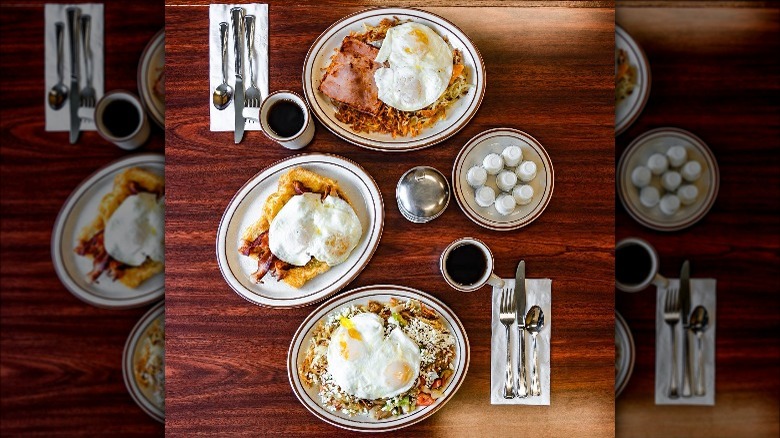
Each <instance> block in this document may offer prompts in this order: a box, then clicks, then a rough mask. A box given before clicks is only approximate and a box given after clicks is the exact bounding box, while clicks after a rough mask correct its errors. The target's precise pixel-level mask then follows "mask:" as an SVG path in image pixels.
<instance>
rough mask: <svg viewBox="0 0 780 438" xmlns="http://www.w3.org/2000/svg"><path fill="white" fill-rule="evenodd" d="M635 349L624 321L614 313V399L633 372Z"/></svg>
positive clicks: (632, 338)
mask: <svg viewBox="0 0 780 438" xmlns="http://www.w3.org/2000/svg"><path fill="white" fill-rule="evenodd" d="M635 354H636V347H635V346H634V337H633V336H631V330H630V329H629V328H628V324H626V320H625V319H623V317H622V316H621V315H620V313H618V312H617V311H616V312H615V397H617V396H619V395H620V393H621V392H623V389H624V388H625V387H626V384H627V383H628V380H629V379H630V378H631V372H632V371H633V370H634V359H635Z"/></svg>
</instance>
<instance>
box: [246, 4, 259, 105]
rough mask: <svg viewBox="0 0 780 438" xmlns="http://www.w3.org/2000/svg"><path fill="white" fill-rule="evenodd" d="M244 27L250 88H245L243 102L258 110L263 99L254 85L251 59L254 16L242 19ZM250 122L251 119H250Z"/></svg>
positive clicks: (253, 38)
mask: <svg viewBox="0 0 780 438" xmlns="http://www.w3.org/2000/svg"><path fill="white" fill-rule="evenodd" d="M244 27H245V28H246V45H247V53H248V54H249V83H250V87H249V88H247V90H246V94H245V95H244V102H246V106H247V107H249V108H259V107H260V104H261V103H262V102H263V97H262V96H261V95H260V90H259V89H258V88H257V85H256V84H255V68H254V63H253V62H252V59H253V58H254V55H253V54H254V51H255V16H254V15H247V16H246V17H244ZM250 120H251V119H250Z"/></svg>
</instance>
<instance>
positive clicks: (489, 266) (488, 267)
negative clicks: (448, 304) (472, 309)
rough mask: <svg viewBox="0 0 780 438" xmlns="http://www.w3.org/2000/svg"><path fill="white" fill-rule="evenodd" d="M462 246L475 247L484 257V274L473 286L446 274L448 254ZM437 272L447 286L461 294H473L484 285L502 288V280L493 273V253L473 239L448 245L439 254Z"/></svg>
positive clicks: (461, 240)
mask: <svg viewBox="0 0 780 438" xmlns="http://www.w3.org/2000/svg"><path fill="white" fill-rule="evenodd" d="M464 245H473V246H475V247H476V248H477V249H479V250H480V251H481V252H482V254H483V255H484V256H485V272H483V273H482V277H480V279H479V280H477V281H476V282H475V283H473V284H461V283H458V282H457V281H455V280H454V279H453V278H452V276H451V275H450V273H449V272H447V266H446V265H447V258H448V257H449V256H450V253H452V251H453V250H454V249H456V248H459V247H461V246H464ZM439 270H440V271H441V275H442V276H443V277H444V281H446V282H447V284H449V285H450V286H451V287H452V288H453V289H455V290H458V291H461V292H474V291H475V290H477V289H479V288H481V287H482V286H484V285H485V284H489V285H491V286H493V287H499V288H501V287H504V280H502V279H501V278H499V277H498V276H497V275H496V274H494V273H493V253H492V252H491V251H490V248H488V246H487V245H485V243H484V242H483V241H481V240H479V239H475V238H473V237H463V238H461V239H458V240H456V241H454V242H452V243H450V244H449V245H448V246H447V247H446V248H444V251H442V253H441V257H440V258H439Z"/></svg>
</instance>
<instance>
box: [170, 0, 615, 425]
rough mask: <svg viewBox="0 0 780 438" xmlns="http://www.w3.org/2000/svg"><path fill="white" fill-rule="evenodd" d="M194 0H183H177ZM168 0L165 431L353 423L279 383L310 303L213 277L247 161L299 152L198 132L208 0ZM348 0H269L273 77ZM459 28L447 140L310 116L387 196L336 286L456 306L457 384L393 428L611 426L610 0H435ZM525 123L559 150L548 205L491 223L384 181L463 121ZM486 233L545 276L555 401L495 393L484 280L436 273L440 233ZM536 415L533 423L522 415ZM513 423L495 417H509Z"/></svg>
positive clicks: (444, 236) (289, 84)
mask: <svg viewBox="0 0 780 438" xmlns="http://www.w3.org/2000/svg"><path fill="white" fill-rule="evenodd" d="M187 3H188V4H191V3H192V2H187ZM198 3H202V5H200V6H191V5H170V6H168V7H166V25H167V47H166V49H167V58H166V61H167V66H166V76H167V90H168V96H167V99H168V101H167V105H168V106H167V109H168V118H167V121H166V136H167V139H166V143H167V148H166V153H167V167H166V169H167V178H168V187H167V190H168V198H167V201H168V210H167V224H166V242H167V254H166V257H167V270H166V273H167V276H166V304H167V315H166V316H167V320H166V327H167V336H168V337H167V353H168V360H167V377H168V395H167V418H166V420H167V421H166V432H167V433H168V434H170V435H171V436H189V435H192V434H196V433H203V434H211V435H228V434H238V435H257V434H266V433H274V434H287V435H294V436H327V435H336V434H338V435H339V436H345V435H350V433H349V432H346V431H341V430H340V429H337V428H335V427H333V426H330V425H327V424H325V423H322V422H320V421H319V420H317V419H316V418H315V417H314V416H313V415H311V414H310V413H309V412H308V411H307V410H306V409H305V408H304V407H303V405H302V404H301V403H299V402H298V400H297V399H296V398H295V396H294V395H293V393H292V391H291V389H290V384H289V382H288V379H287V369H286V365H285V362H286V358H287V350H288V346H289V343H290V340H291V338H292V335H293V333H294V332H295V330H296V329H297V328H298V326H299V324H300V323H301V321H302V320H303V319H304V317H305V316H306V315H307V314H308V313H309V312H311V311H312V310H313V309H314V306H308V307H304V308H300V309H294V310H278V309H267V308H261V307H257V306H254V305H251V304H248V303H247V302H246V301H244V300H243V299H242V298H240V297H239V296H238V295H237V294H235V293H234V292H233V291H232V290H231V289H230V288H229V287H228V286H227V284H226V283H225V282H224V281H223V279H222V277H221V275H220V272H219V269H218V266H217V261H216V258H215V249H214V248H215V245H214V243H215V238H216V231H217V227H218V224H219V221H220V218H221V216H222V213H223V211H224V209H225V207H226V206H227V204H228V202H229V201H230V199H231V198H232V196H233V195H234V193H235V192H236V191H237V190H238V189H239V188H240V187H241V186H242V185H243V184H244V182H246V181H247V180H248V179H249V178H250V177H252V176H253V175H254V174H255V173H257V172H258V171H259V170H261V169H262V168H264V167H265V166H267V165H269V164H271V163H273V162H275V161H277V160H279V159H283V158H286V157H289V156H291V155H293V154H294V153H295V152H292V151H288V150H286V149H283V148H282V147H281V146H279V145H276V144H273V143H271V142H270V141H268V140H267V139H266V138H265V137H263V135H262V134H261V133H259V132H248V133H247V134H246V135H245V137H244V140H243V142H242V143H241V144H238V145H235V144H233V141H232V137H233V136H232V133H229V132H222V133H219V132H209V119H208V114H209V109H208V105H209V97H210V93H211V91H210V90H209V89H208V86H209V85H208V83H209V82H208V64H207V63H208V7H207V4H206V2H198ZM359 9H361V7H357V6H344V5H340V4H338V3H335V4H334V5H333V6H330V5H327V4H322V5H319V6H316V7H296V6H289V5H287V6H282V5H281V4H279V3H273V4H271V7H270V59H271V62H270V85H271V89H272V90H278V89H291V90H294V91H297V92H299V93H300V92H301V91H302V88H301V70H302V66H303V61H304V57H305V55H306V52H307V50H308V49H309V46H310V45H311V43H312V42H313V41H314V39H315V38H316V37H317V36H318V35H319V34H320V33H321V32H322V31H323V30H325V29H326V28H327V27H328V26H329V25H330V24H331V23H333V22H334V21H336V20H338V19H340V18H342V17H343V16H345V15H347V14H349V13H352V12H355V11H357V10H359ZM430 11H431V12H434V13H437V14H440V15H442V16H444V17H445V18H448V19H450V20H451V21H453V22H454V23H456V24H457V25H458V26H460V27H461V29H462V30H463V31H464V32H465V33H466V34H468V35H469V36H470V37H471V38H472V39H473V40H474V42H475V43H476V45H477V47H479V49H480V50H481V52H482V55H483V57H484V60H485V65H486V66H487V92H486V95H485V99H484V102H483V103H482V107H481V109H480V110H479V112H478V113H477V115H476V117H475V118H474V119H473V120H472V121H471V123H469V124H468V125H467V126H466V127H465V129H463V131H461V132H460V133H458V134H457V135H455V136H454V137H452V138H451V139H450V140H448V141H446V142H444V143H442V144H439V145H437V146H434V147H432V148H429V149H425V150H422V151H417V152H410V153H399V154H386V153H381V152H373V151H368V150H364V149H362V148H359V147H357V146H353V145H350V144H347V143H345V142H343V141H341V140H339V139H337V138H336V137H335V136H333V135H332V134H331V133H330V132H329V131H327V130H326V129H325V128H324V127H323V126H322V125H321V124H319V123H317V125H316V134H315V139H314V141H313V143H312V144H311V145H309V146H308V148H307V149H305V150H304V152H328V153H334V154H338V155H341V156H344V157H347V158H350V159H352V160H355V161H357V162H358V163H360V164H361V165H363V166H364V167H365V168H366V170H367V171H368V172H369V173H370V174H371V175H373V177H374V178H375V179H376V180H377V182H378V184H379V186H380V188H381V192H382V195H383V197H384V201H385V214H386V216H385V226H384V233H383V235H382V240H381V243H380V245H379V248H378V250H377V251H376V253H375V255H374V257H373V259H372V260H371V262H370V263H369V265H368V266H367V267H366V269H365V270H364V271H363V273H362V274H361V275H360V276H358V277H357V279H355V280H354V281H353V282H352V283H351V284H350V285H349V286H348V288H354V287H358V286H364V285H370V284H377V283H396V284H400V285H404V286H410V287H414V288H418V289H421V290H424V291H427V292H429V293H431V294H433V295H435V296H436V297H438V298H440V299H442V300H443V301H444V302H445V303H446V304H447V305H449V306H450V307H451V308H452V309H453V310H454V311H455V312H456V313H457V315H458V316H459V317H460V319H461V321H462V322H463V324H464V326H465V328H466V331H467V332H468V336H469V339H470V344H471V353H472V356H471V366H470V368H469V371H468V375H467V377H466V380H465V382H464V384H463V386H462V387H461V388H460V390H459V391H458V392H457V394H456V395H455V396H454V397H453V398H452V400H451V401H450V402H449V403H447V405H446V406H445V407H444V408H443V409H441V410H440V411H439V412H438V413H436V415H434V416H433V417H431V418H430V419H428V420H426V421H424V422H422V423H419V424H417V425H415V426H412V427H411V428H410V429H407V430H405V431H404V434H412V435H419V436H458V435H475V434H480V433H489V434H491V435H492V434H499V433H504V434H511V435H515V436H517V435H528V436H531V435H533V436H566V435H574V434H577V435H578V436H600V437H603V436H611V435H612V434H613V433H614V429H613V427H614V426H613V421H614V403H613V402H614V386H613V384H614V372H613V354H614V341H613V338H614V318H613V305H614V294H613V275H614V273H613V269H614V268H613V260H612V253H613V248H614V228H613V220H614V203H613V196H614V176H613V175H614V149H613V144H614V140H613V119H614V105H613V100H614V98H613V94H612V93H613V91H612V90H613V82H612V81H613V79H612V78H613V61H612V56H613V55H612V50H613V45H614V33H613V32H614V28H613V23H614V13H613V9H612V8H611V7H608V8H572V9H569V8H560V7H558V8H544V7H531V8H507V7H502V8H475V9H472V8H431V9H430ZM504 126H506V127H513V128H518V129H521V130H524V131H527V132H528V133H530V134H532V135H533V136H534V137H536V138H537V139H538V140H539V141H540V142H541V143H542V144H543V145H544V146H545V147H546V149H547V151H548V152H549V154H550V156H551V158H552V162H553V164H554V166H555V176H556V181H555V193H554V194H553V197H552V202H551V203H550V205H549V207H548V209H547V211H546V212H545V213H544V214H543V215H542V216H541V217H540V218H539V219H538V220H537V221H536V222H534V223H533V224H532V225H530V226H528V227H527V228H524V229H522V230H519V231H514V232H506V233H501V232H491V231H487V230H485V229H483V228H481V227H479V226H477V225H475V224H474V223H472V222H470V221H469V220H468V219H467V217H466V216H465V215H464V214H463V213H462V212H461V211H460V209H459V208H458V205H457V204H456V203H455V202H454V200H453V202H452V203H451V204H450V206H449V208H448V209H447V211H446V212H445V213H444V214H443V216H441V217H440V218H438V219H436V220H435V221H433V222H431V223H429V224H426V225H415V224H412V223H410V222H407V221H406V220H405V219H404V218H403V217H402V216H401V214H400V213H399V211H398V209H397V206H396V203H395V196H394V194H395V186H396V183H397V180H398V178H399V177H400V176H401V174H402V173H403V172H405V171H406V170H407V169H409V168H410V167H412V166H414V165H418V164H427V165H432V166H434V167H436V168H438V169H439V170H441V171H442V172H444V173H445V174H446V175H449V174H450V172H451V169H452V164H453V160H454V158H455V156H456V154H457V152H458V151H459V149H460V148H461V147H462V146H463V145H464V144H465V143H466V141H467V140H468V139H470V138H471V137H473V136H474V135H476V134H477V133H479V132H481V131H484V130H486V129H490V128H495V127H504ZM466 235H471V236H475V237H478V238H481V239H483V240H484V241H486V243H487V244H488V245H489V246H490V247H491V248H492V250H493V252H494V254H495V256H496V272H497V273H498V274H499V275H500V276H504V277H511V276H513V274H514V271H515V267H516V265H517V262H518V261H519V260H520V259H525V260H526V263H527V274H528V276H529V277H532V278H542V277H548V278H551V279H552V280H553V283H552V284H553V300H552V315H551V316H550V317H551V319H552V320H554V321H555V324H554V329H553V333H552V371H551V380H552V404H551V406H550V407H522V406H491V405H490V397H489V383H490V382H489V381H490V374H489V366H490V363H489V362H490V359H489V357H490V356H489V349H490V299H489V291H488V290H487V288H484V289H482V290H480V291H478V292H475V293H472V294H462V293H458V292H455V291H453V290H451V289H449V288H448V287H447V285H446V284H445V282H444V281H443V279H442V278H441V276H440V274H439V272H438V257H439V254H440V253H441V251H442V249H444V247H445V246H446V245H447V244H448V243H450V242H451V241H452V240H454V239H456V238H458V237H463V236H466ZM531 423H532V424H533V425H534V428H535V430H534V431H532V430H529V429H522V428H521V429H518V424H531ZM506 436H509V435H506Z"/></svg>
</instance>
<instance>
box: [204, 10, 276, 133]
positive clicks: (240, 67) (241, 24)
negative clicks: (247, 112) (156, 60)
mask: <svg viewBox="0 0 780 438" xmlns="http://www.w3.org/2000/svg"><path fill="white" fill-rule="evenodd" d="M230 19H231V21H232V25H233V26H232V27H233V50H234V52H235V56H236V61H235V74H236V79H235V85H234V86H233V87H231V86H230V85H229V84H228V81H227V76H228V65H227V45H228V32H229V30H228V29H229V27H230V25H229V24H228V23H227V22H222V23H219V33H220V44H221V47H220V48H221V53H222V83H221V84H219V85H218V86H217V87H216V88H215V89H214V93H213V95H212V101H213V103H214V107H215V108H217V109H218V110H220V111H221V110H224V109H225V108H227V107H228V106H230V102H231V101H233V102H234V109H235V133H234V136H233V139H234V141H235V142H236V143H240V142H241V139H242V138H243V137H244V125H245V123H246V122H247V121H248V122H250V123H252V122H254V121H253V120H252V119H246V118H244V114H243V113H244V106H246V107H247V108H259V107H260V104H261V103H262V102H263V99H262V96H261V94H260V90H259V89H258V88H257V85H255V75H254V71H255V69H254V62H253V58H254V48H255V43H254V41H255V17H254V15H245V13H244V9H243V8H241V7H235V8H232V9H230ZM244 36H246V44H247V48H248V50H249V82H250V86H249V88H248V89H246V90H245V89H244V45H243V39H244Z"/></svg>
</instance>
